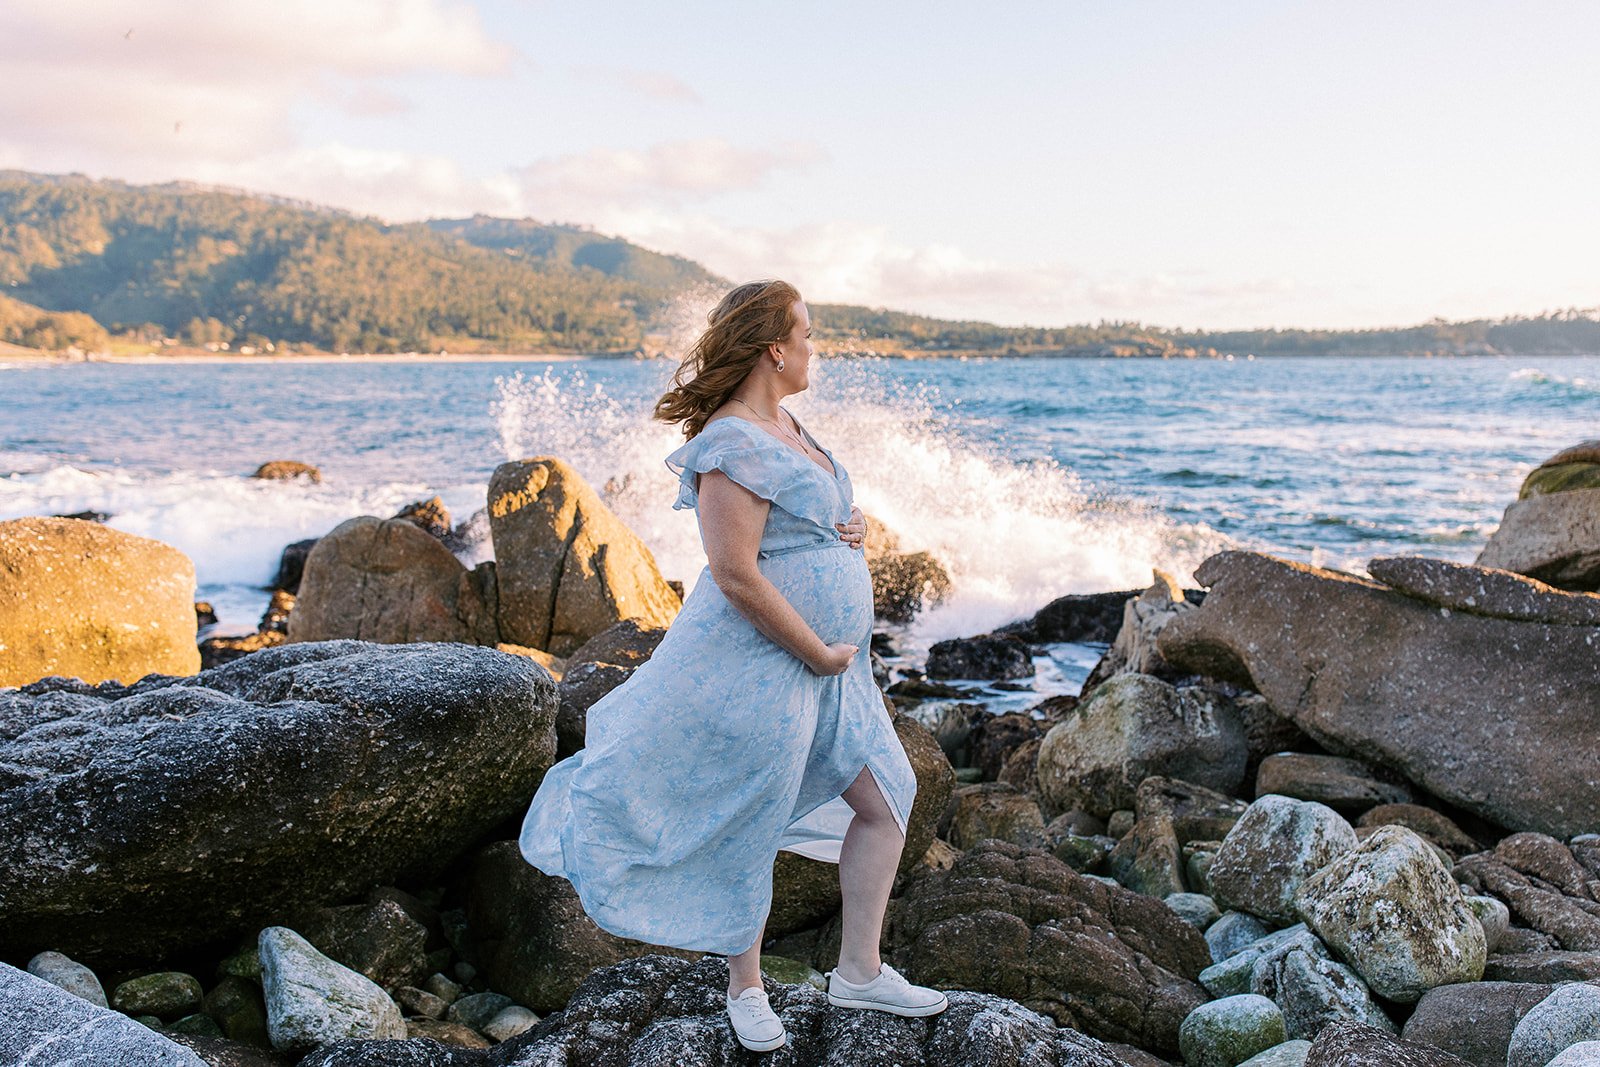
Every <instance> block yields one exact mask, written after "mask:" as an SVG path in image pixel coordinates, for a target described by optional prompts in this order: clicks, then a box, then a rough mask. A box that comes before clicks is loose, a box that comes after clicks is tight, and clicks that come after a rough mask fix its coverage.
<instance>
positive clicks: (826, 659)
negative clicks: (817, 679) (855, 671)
mask: <svg viewBox="0 0 1600 1067" xmlns="http://www.w3.org/2000/svg"><path fill="white" fill-rule="evenodd" d="M860 651H861V646H860V645H852V644H847V643H845V642H840V643H839V644H836V645H829V646H828V650H827V654H826V655H824V656H823V657H822V658H821V659H820V661H818V662H816V663H810V664H807V666H809V667H810V668H811V670H812V671H813V672H814V673H816V674H820V675H822V676H824V677H827V676H829V675H833V674H843V673H844V672H845V671H847V670H849V669H850V663H851V661H852V660H854V659H855V658H856V653H858V652H860Z"/></svg>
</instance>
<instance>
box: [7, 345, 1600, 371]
mask: <svg viewBox="0 0 1600 1067" xmlns="http://www.w3.org/2000/svg"><path fill="white" fill-rule="evenodd" d="M823 354H829V353H826V352H824V353H823ZM832 355H834V356H835V357H836V358H843V359H849V358H852V357H863V356H865V357H868V358H873V357H876V358H880V359H902V360H938V359H954V360H982V359H1027V360H1042V359H1051V360H1054V359H1084V360H1127V361H1133V362H1158V361H1159V362H1174V363H1189V362H1198V361H1206V360H1208V361H1212V362H1229V361H1238V362H1251V361H1256V360H1283V359H1310V360H1316V359H1430V360H1432V359H1554V358H1572V357H1576V358H1593V357H1595V356H1600V352H1568V351H1561V352H1366V353H1363V352H1338V353H1315V354H1313V353H1307V352H1253V353H1248V354H1242V353H1221V352H1219V353H1216V354H1211V353H1206V354H1202V355H1172V356H1159V355H1141V356H1114V355H1105V354H1099V353H1086V352H1059V351H1056V352H1051V351H1045V352H986V351H982V350H978V351H972V350H964V351H942V352H926V351H916V350H902V351H874V352H865V353H864V352H860V351H850V350H845V351H841V352H837V353H832ZM587 359H608V360H634V359H640V360H649V361H652V362H654V361H670V360H671V359H672V357H670V356H666V355H658V356H640V355H636V354H635V353H633V352H527V353H507V352H452V353H446V354H444V355H440V354H438V353H436V352H434V353H430V352H412V353H405V352H349V353H337V352H285V353H267V352H256V353H252V354H250V355H237V354H234V353H227V352H206V351H196V350H194V349H188V350H180V351H176V352H102V353H94V354H91V355H83V354H70V353H67V352H51V351H43V350H41V349H36V348H23V347H21V346H20V345H13V344H7V343H4V342H0V363H15V362H21V363H40V364H60V365H81V364H93V363H119V364H128V365H134V366H149V365H155V364H212V365H223V364H247V363H248V364H263V363H268V364H270V363H307V364H320V363H568V362H573V361H575V360H587Z"/></svg>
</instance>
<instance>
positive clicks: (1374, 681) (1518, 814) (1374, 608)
mask: <svg viewBox="0 0 1600 1067" xmlns="http://www.w3.org/2000/svg"><path fill="white" fill-rule="evenodd" d="M1563 495H1570V494H1563ZM1597 514H1600V511H1597ZM1196 575H1197V577H1198V578H1199V579H1200V580H1201V581H1202V582H1204V583H1206V584H1207V585H1209V586H1210V588H1211V592H1210V594H1209V595H1208V596H1207V597H1206V599H1205V602H1204V604H1203V605H1202V606H1201V607H1200V608H1199V609H1197V610H1195V611H1190V612H1186V613H1184V614H1183V615H1181V616H1180V617H1178V618H1176V619H1174V620H1173V621H1172V622H1171V623H1169V624H1168V625H1167V627H1166V628H1165V629H1163V630H1162V632H1161V637H1160V639H1159V645H1160V648H1161V651H1162V654H1163V655H1164V656H1165V657H1166V658H1167V660H1168V662H1170V663H1174V664H1178V665H1181V666H1183V667H1185V668H1187V669H1190V670H1194V671H1198V672H1200V673H1204V674H1208V675H1212V676H1215V677H1221V678H1229V679H1232V680H1235V681H1240V682H1244V683H1247V684H1251V685H1253V687H1254V688H1256V689H1257V690H1259V691H1260V692H1261V694H1262V695H1263V696H1265V697H1266V698H1267V700H1268V702H1269V703H1270V704H1271V705H1272V707H1273V709H1274V710H1275V711H1277V712H1279V713H1280V714H1282V715H1285V716H1287V717H1288V718H1290V719H1292V720H1293V721H1294V722H1295V723H1296V724H1297V725H1299V726H1300V727H1301V728H1302V729H1304V730H1305V731H1306V732H1307V733H1308V734H1310V735H1311V736H1312V737H1313V738H1315V739H1316V740H1317V741H1318V742H1320V743H1322V744H1323V745H1325V746H1327V747H1328V748H1329V749H1330V750H1332V751H1334V752H1335V753H1336V754H1339V755H1347V756H1354V757H1357V758H1360V759H1364V760H1367V761H1369V762H1372V763H1374V764H1379V765H1383V766H1387V767H1389V768H1390V769H1392V770H1395V771H1398V772H1399V773H1401V774H1403V775H1404V776H1405V777H1406V779H1407V780H1409V781H1411V782H1414V783H1416V784H1418V785H1421V786H1423V787H1424V788H1425V789H1427V790H1428V791H1429V792H1431V793H1433V794H1434V795H1436V796H1439V797H1441V798H1443V799H1445V800H1448V801H1450V802H1451V803H1454V804H1459V805H1460V806H1461V807H1463V808H1466V809H1467V810H1469V811H1472V812H1475V813H1476V814H1478V815H1480V816H1482V817H1484V818H1486V819H1488V820H1490V821H1492V822H1494V823H1497V824H1498V825H1501V826H1505V827H1508V828H1510V829H1513V830H1539V831H1542V832H1545V833H1550V834H1555V835H1559V836H1568V835H1571V834H1577V833H1585V832H1588V831H1592V830H1593V829H1594V826H1593V813H1594V812H1595V811H1600V766H1597V765H1596V763H1595V761H1594V760H1593V759H1592V758H1591V755H1590V754H1591V753H1593V752H1594V751H1595V750H1596V749H1597V748H1600V654H1597V653H1600V628H1591V627H1577V626H1553V625H1547V624H1541V623H1532V622H1512V621H1508V620H1505V619H1489V618H1483V617H1480V616H1475V615H1466V614H1462V613H1460V612H1451V611H1449V609H1441V608H1439V607H1437V606H1436V605H1432V604H1426V603H1423V602H1421V601H1417V600H1413V599H1411V598H1409V597H1405V596H1402V595H1401V594H1399V593H1397V592H1395V591H1394V590H1392V589H1389V588H1388V587H1386V586H1383V585H1379V584H1378V583H1376V582H1368V581H1364V580H1361V579H1358V578H1353V577H1351V576H1349V575H1345V574H1340V573H1338V572H1334V571H1327V570H1320V569H1317V568H1314V567H1309V566H1306V565H1303V564H1298V563H1291V562H1289V561H1287V560H1281V559H1277V558H1274V557H1272V556H1267V555H1262V554H1260V553H1253V552H1222V553H1219V554H1218V555H1215V556H1212V557H1211V558H1210V559H1208V560H1206V561H1205V563H1203V564H1201V566H1200V568H1199V569H1198V570H1197V571H1196ZM1507 649H1515V650H1516V654H1515V655H1511V656H1508V655H1506V654H1505V650H1507ZM1508 720H1512V721H1515V722H1516V724H1517V728H1516V730H1515V731H1506V730H1505V729H1504V728H1503V724H1504V723H1505V722H1506V721H1508Z"/></svg>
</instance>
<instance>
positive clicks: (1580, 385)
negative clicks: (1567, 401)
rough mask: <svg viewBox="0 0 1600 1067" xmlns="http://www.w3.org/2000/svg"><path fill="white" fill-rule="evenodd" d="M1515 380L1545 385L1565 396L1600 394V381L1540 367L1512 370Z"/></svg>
mask: <svg viewBox="0 0 1600 1067" xmlns="http://www.w3.org/2000/svg"><path fill="white" fill-rule="evenodd" d="M1511 380H1512V381H1514V382H1527V383H1528V384H1529V385H1532V386H1535V387H1543V388H1544V389H1547V390H1549V391H1550V392H1555V393H1559V394H1561V395H1565V396H1583V397H1593V396H1600V382H1596V381H1590V380H1589V379H1588V378H1579V377H1576V376H1573V377H1569V376H1567V375H1564V374H1554V373H1551V372H1550V371H1545V370H1540V369H1539V368H1538V367H1523V368H1521V369H1520V370H1515V371H1512V372H1511Z"/></svg>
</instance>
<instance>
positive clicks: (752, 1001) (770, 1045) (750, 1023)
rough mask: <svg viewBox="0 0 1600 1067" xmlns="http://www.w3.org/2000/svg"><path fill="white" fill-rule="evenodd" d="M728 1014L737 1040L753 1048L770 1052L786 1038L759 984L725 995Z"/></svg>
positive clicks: (785, 1032) (753, 1050) (757, 1050)
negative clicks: (735, 995) (727, 996)
mask: <svg viewBox="0 0 1600 1067" xmlns="http://www.w3.org/2000/svg"><path fill="white" fill-rule="evenodd" d="M728 1018H729V1019H731V1020H733V1032H734V1034H735V1035H736V1036H737V1037H738V1038H739V1044H741V1045H743V1046H744V1047H745V1048H747V1049H749V1050H750V1051H752V1052H769V1051H771V1050H772V1049H775V1048H777V1047H778V1046H779V1045H781V1044H783V1043H784V1042H785V1041H786V1040H788V1038H789V1034H788V1033H787V1031H785V1030H784V1028H783V1023H782V1022H780V1021H779V1019H778V1017H777V1016H776V1015H775V1014H773V1011H772V1005H771V1004H770V1003H769V1002H768V1001H767V991H766V990H765V989H762V988H761V987H760V986H758V985H753V986H751V987H750V988H748V989H745V990H742V991H741V992H740V993H739V995H738V996H737V997H729V998H728Z"/></svg>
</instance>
